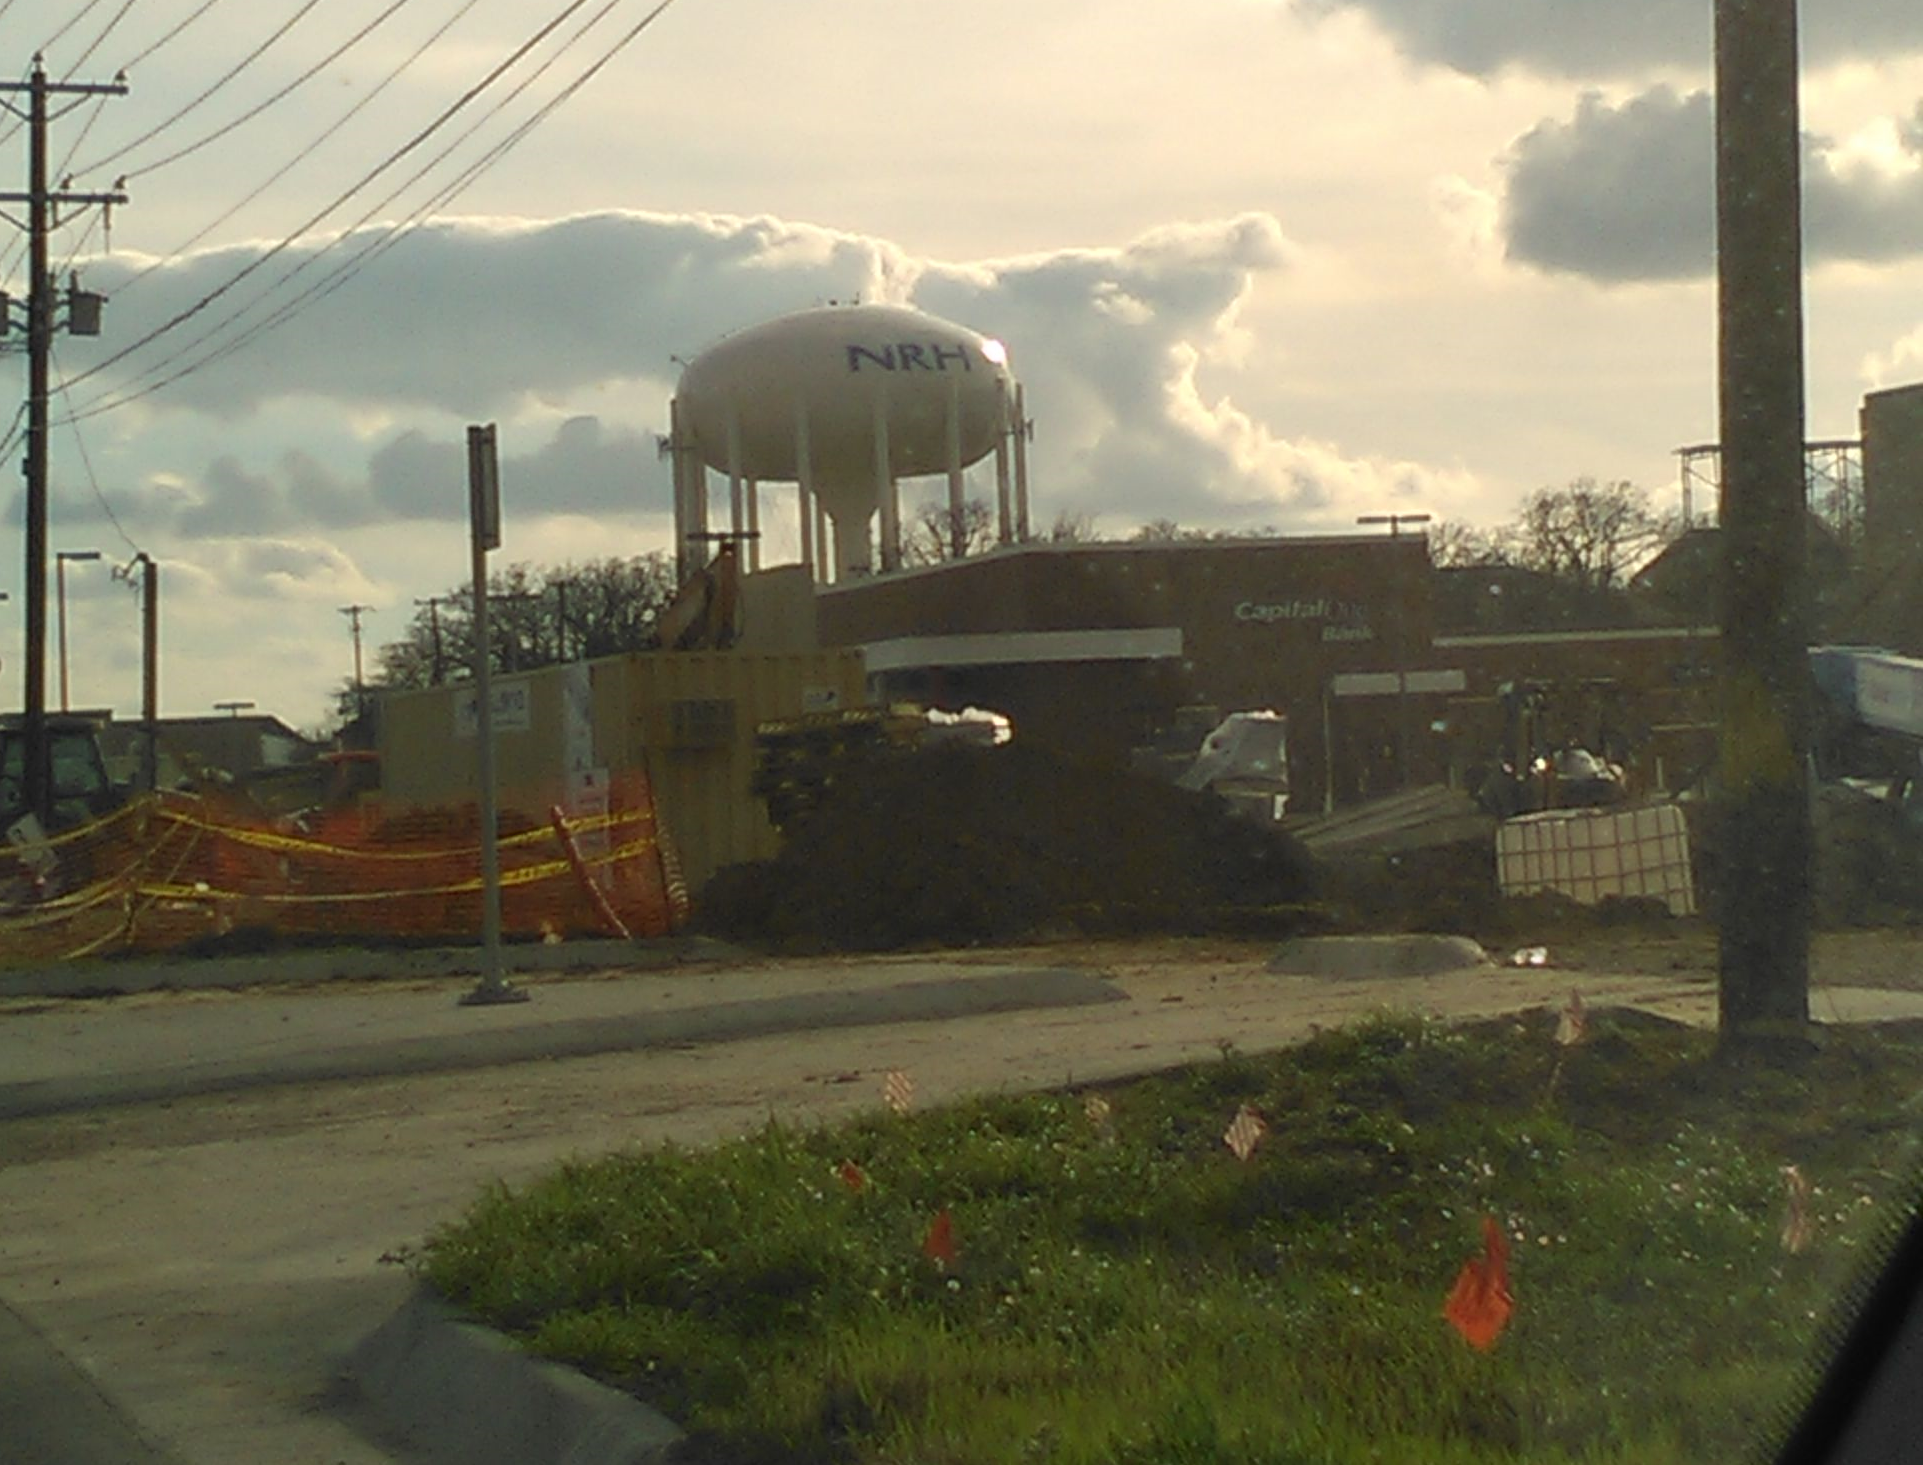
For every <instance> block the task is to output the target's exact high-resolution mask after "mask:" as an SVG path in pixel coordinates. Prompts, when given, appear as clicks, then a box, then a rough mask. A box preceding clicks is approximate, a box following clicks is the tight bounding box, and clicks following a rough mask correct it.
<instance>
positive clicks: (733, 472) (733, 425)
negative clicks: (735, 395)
mask: <svg viewBox="0 0 1923 1465" xmlns="http://www.w3.org/2000/svg"><path fill="white" fill-rule="evenodd" d="M744 527H745V526H744V524H743V521H742V515H741V426H740V424H739V423H738V422H736V421H735V416H734V413H732V412H730V413H729V414H728V528H729V529H730V530H732V531H733V533H734V537H735V543H736V544H737V545H739V544H740V543H741V531H742V529H743V528H744Z"/></svg>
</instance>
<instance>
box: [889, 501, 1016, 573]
mask: <svg viewBox="0 0 1923 1465" xmlns="http://www.w3.org/2000/svg"><path fill="white" fill-rule="evenodd" d="M994 544H995V511H994V509H992V508H990V507H989V504H988V501H987V500H986V499H978V498H974V499H967V500H965V501H964V502H963V503H962V506H961V516H960V517H959V518H957V517H956V515H955V512H954V510H952V509H950V508H949V507H948V500H947V499H945V498H942V499H934V500H931V501H930V502H928V503H925V504H923V505H922V506H921V510H920V512H919V513H917V514H916V515H915V519H914V522H913V523H912V524H910V525H909V526H908V532H907V533H906V534H904V535H903V536H902V543H901V557H902V558H903V559H904V560H906V561H907V562H908V563H909V564H911V565H938V564H942V563H944V562H945V561H948V560H953V559H965V558H966V557H967V556H969V555H971V554H980V553H982V551H984V550H987V549H992V548H993V547H994Z"/></svg>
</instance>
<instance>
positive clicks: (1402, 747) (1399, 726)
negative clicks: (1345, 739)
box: [1356, 514, 1429, 788]
mask: <svg viewBox="0 0 1923 1465" xmlns="http://www.w3.org/2000/svg"><path fill="white" fill-rule="evenodd" d="M1428 522H1429V515H1427V514H1361V515H1358V516H1357V518H1356V523H1358V524H1387V525H1388V526H1389V538H1391V539H1396V538H1399V537H1400V536H1401V533H1402V526H1403V525H1404V524H1427V523H1428ZM1389 604H1390V608H1391V611H1392V613H1393V612H1394V611H1395V608H1396V607H1397V605H1398V604H1399V603H1398V602H1397V601H1394V600H1391V601H1390V602H1389ZM1402 633H1403V625H1402V617H1401V615H1400V614H1396V615H1395V645H1394V648H1393V651H1394V655H1395V662H1396V783H1397V784H1398V785H1399V786H1400V787H1403V788H1407V787H1408V786H1409V672H1408V663H1409V654H1408V648H1407V647H1406V646H1404V645H1403V644H1402Z"/></svg>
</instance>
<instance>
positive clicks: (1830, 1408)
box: [1774, 1169, 1923, 1465]
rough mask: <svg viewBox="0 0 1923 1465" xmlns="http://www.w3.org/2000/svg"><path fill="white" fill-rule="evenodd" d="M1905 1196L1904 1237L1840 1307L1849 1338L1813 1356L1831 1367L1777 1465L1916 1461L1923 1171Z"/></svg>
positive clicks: (1922, 1336) (1922, 1430) (1922, 1331)
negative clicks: (1824, 1358) (1862, 1288)
mask: <svg viewBox="0 0 1923 1465" xmlns="http://www.w3.org/2000/svg"><path fill="white" fill-rule="evenodd" d="M1907 1195H1908V1196H1909V1203H1908V1204H1907V1205H1906V1206H1905V1207H1904V1208H1903V1210H1902V1212H1901V1214H1902V1215H1903V1216H1904V1218H1905V1219H1904V1221H1903V1225H1902V1229H1901V1230H1900V1231H1899V1232H1898V1233H1897V1234H1896V1237H1895V1241H1894V1245H1893V1246H1892V1247H1891V1248H1889V1249H1888V1251H1887V1252H1886V1253H1885V1254H1884V1257H1885V1259H1884V1260H1883V1264H1882V1266H1881V1267H1880V1268H1878V1267H1876V1266H1875V1265H1874V1262H1872V1264H1871V1265H1870V1266H1868V1267H1866V1268H1865V1271H1864V1278H1865V1281H1866V1282H1867V1294H1866V1295H1865V1294H1862V1293H1861V1291H1860V1289H1859V1290H1857V1291H1853V1292H1851V1293H1849V1294H1846V1295H1845V1297H1844V1298H1843V1299H1842V1300H1841V1302H1840V1303H1839V1306H1838V1308H1837V1319H1838V1325H1839V1326H1842V1327H1845V1328H1846V1331H1845V1332H1843V1334H1842V1337H1841V1339H1840V1341H1839V1342H1838V1343H1837V1344H1836V1346H1835V1347H1834V1348H1833V1349H1830V1350H1827V1353H1826V1355H1825V1354H1819V1355H1818V1356H1819V1357H1821V1356H1827V1357H1828V1359H1829V1364H1828V1367H1827V1368H1825V1369H1824V1371H1823V1374H1822V1376H1821V1381H1820V1382H1819V1383H1818V1384H1817V1386H1816V1390H1815V1393H1814V1395H1813V1397H1811V1399H1810V1401H1809V1404H1808V1406H1807V1407H1806V1408H1805V1409H1804V1410H1803V1412H1802V1415H1801V1416H1800V1417H1799V1418H1798V1419H1797V1421H1796V1423H1795V1426H1794V1427H1793V1428H1792V1429H1791V1431H1790V1433H1789V1436H1788V1438H1787V1439H1786V1440H1785V1441H1784V1442H1783V1445H1782V1448H1781V1449H1780V1450H1779V1451H1778V1452H1777V1453H1776V1455H1775V1456H1774V1462H1775V1465H1818V1462H1821V1465H1888V1462H1890V1461H1893V1460H1908V1459H1914V1458H1916V1451H1917V1446H1918V1442H1919V1441H1923V1390H1919V1388H1918V1384H1919V1382H1923V1369H1920V1368H1919V1362H1920V1361H1923V1169H1919V1170H1917V1171H1915V1172H1914V1173H1913V1174H1912V1176H1911V1181H1910V1184H1909V1186H1908V1188H1907ZM1859 1295H1861V1301H1860V1303H1858V1302H1857V1297H1858V1296H1859ZM1852 1303H1855V1304H1856V1305H1855V1306H1854V1307H1853V1308H1852V1306H1851V1304H1852Z"/></svg>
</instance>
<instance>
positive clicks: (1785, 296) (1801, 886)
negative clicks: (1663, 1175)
mask: <svg viewBox="0 0 1923 1465" xmlns="http://www.w3.org/2000/svg"><path fill="white" fill-rule="evenodd" d="M1715 14H1716V275H1717V280H1716V296H1717V327H1718V331H1717V347H1718V372H1719V378H1720V380H1719V393H1718V396H1719V407H1720V417H1721V429H1722V448H1723V475H1722V481H1723V495H1722V531H1723V532H1722V542H1723V562H1722V577H1721V578H1722V594H1723V606H1722V647H1723V676H1722V699H1721V700H1722V706H1721V749H1720V783H1721V790H1720V794H1719V798H1718V803H1719V806H1720V807H1719V809H1718V818H1717V821H1716V823H1717V830H1718V835H1719V842H1720V845H1721V849H1722V853H1723V860H1722V872H1723V873H1722V891H1721V895H1720V899H1719V902H1718V910H1717V912H1716V922H1717V928H1718V933H1719V939H1718V946H1719V983H1718V1003H1717V1006H1718V1018H1719V1022H1720V1028H1721V1037H1722V1042H1723V1044H1724V1046H1725V1047H1726V1048H1729V1047H1732V1046H1739V1047H1740V1046H1747V1045H1753V1044H1756V1043H1764V1044H1770V1043H1780V1042H1783V1041H1790V1042H1795V1041H1800V1040H1802V1039H1803V1038H1804V1036H1805V1034H1806V1031H1807V1028H1808V1025H1809V942H1810V871H1811V863H1812V853H1813V845H1814V839H1813V835H1812V831H1811V821H1810V804H1809V743H1810V734H1809V723H1810V693H1809V690H1808V686H1809V675H1810V674H1809V629H1808V621H1809V616H1808V604H1807V589H1808V587H1807V576H1806V570H1805V560H1806V554H1807V549H1806V541H1807V521H1808V513H1807V510H1806V508H1805V505H1804V486H1803V436H1804V433H1803V408H1804V403H1803V292H1802V270H1803V259H1802V237H1801V235H1802V229H1801V219H1802V184H1801V179H1800V176H1799V172H1798V169H1799V166H1800V162H1801V153H1800V144H1801V137H1800V125H1799V120H1798V108H1797V95H1796V84H1797V51H1796V0H1716V12H1715Z"/></svg>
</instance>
